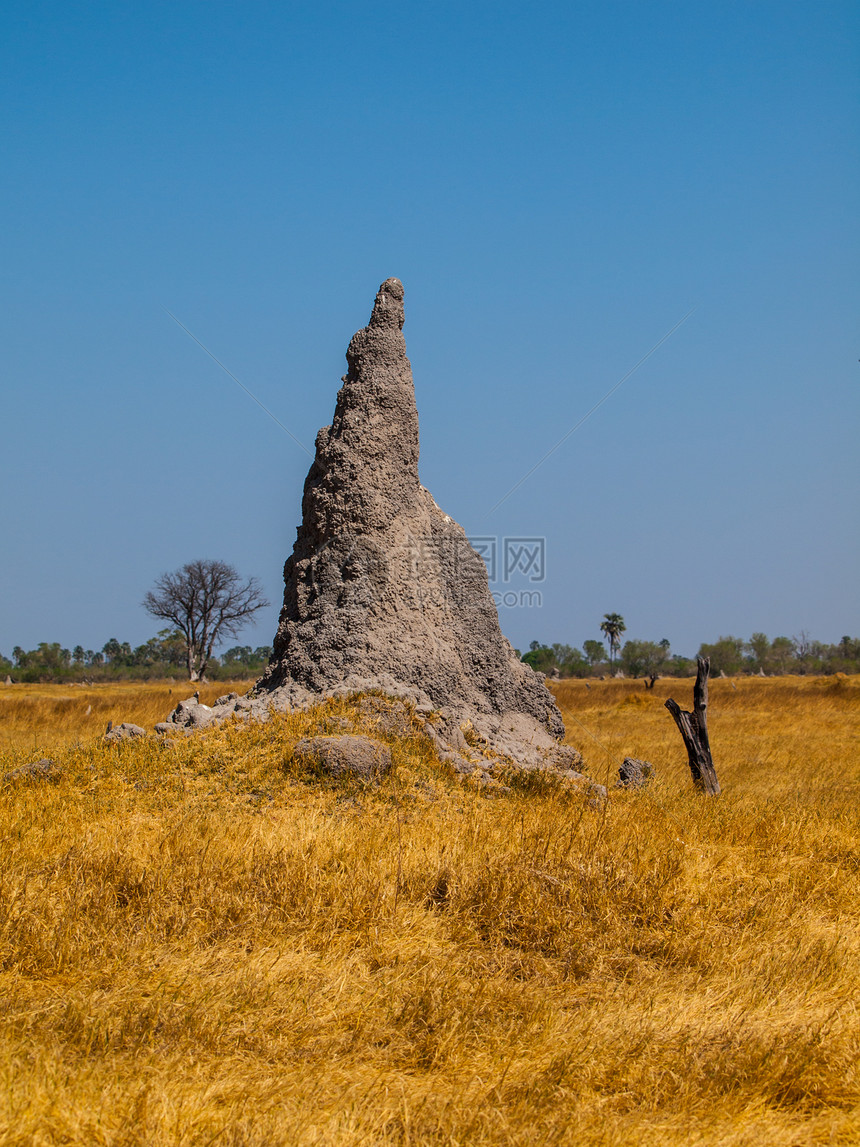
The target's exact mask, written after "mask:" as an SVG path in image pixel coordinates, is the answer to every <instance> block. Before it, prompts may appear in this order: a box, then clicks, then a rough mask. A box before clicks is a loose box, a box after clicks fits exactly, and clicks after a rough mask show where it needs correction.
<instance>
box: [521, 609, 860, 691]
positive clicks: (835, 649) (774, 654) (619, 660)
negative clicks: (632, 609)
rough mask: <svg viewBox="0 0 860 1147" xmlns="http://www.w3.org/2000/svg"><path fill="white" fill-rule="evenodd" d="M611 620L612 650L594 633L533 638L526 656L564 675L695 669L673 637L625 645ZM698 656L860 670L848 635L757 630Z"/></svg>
mask: <svg viewBox="0 0 860 1147" xmlns="http://www.w3.org/2000/svg"><path fill="white" fill-rule="evenodd" d="M606 616H607V618H609V619H617V621H613V622H612V632H613V633H614V634H615V645H614V647H612V648H610V650H609V652H608V653H607V649H606V646H605V645H604V644H603V642H602V641H596V640H594V639H591V640H589V641H585V642H584V643H583V646H582V649H581V650H580V649H577V648H576V647H575V646H572V645H565V644H563V643H561V642H555V643H554V644H552V645H542V644H541V642H539V641H533V642H532V643H531V645H530V646H529V648H528V650H527V652H526V653H524V654H523V657H522V659H523V661H525V662H526V663H527V664H528V665H531V667H532V669H536V670H539V671H540V672H542V673H552V672H553V671H556V672H557V673H558V675H559V676H561V677H601V676H606V675H607V674H612V673H615V672H616V671H617V670H620V671H621V672H622V673H623V674H624V675H625V676H627V677H649V678H650V677H653V676H656V677H667V676H668V677H687V676H689V675H690V674H691V673H693V674H695V672H696V659H695V658H690V657H685V656H684V655H683V654H679V653H673V652H672V649H671V648H670V645H669V641H668V640H667V639H666V638H663V639H662V640H661V641H640V640H631V641H625V642H624V644H623V645H621V641H620V631H619V630H618V622H620V623H621V625H622V626H623V624H624V619H623V618H621V617H620V616H619V615H618V614H607V615H606ZM697 656H699V657H708V658H709V659H710V662H711V672H712V673H715V674H721V673H724V674H725V675H726V676H728V677H733V676H739V675H741V674H750V673H756V674H763V675H765V676H773V675H776V676H784V675H786V674H798V675H800V676H822V675H825V674H830V673H847V674H854V673H860V638H857V637H848V636H845V637H843V638H842V640H841V641H839V642H837V643H836V644H827V643H826V642H823V641H814V640H813V639H812V638H811V637H810V636H809V634H808V633H801V634H800V636H798V637H775V638H774V639H773V640H772V641H771V640H770V638H769V637H768V636H767V634H765V633H754V634H753V635H752V637H750V639H749V640H748V641H747V640H745V639H744V638H741V637H721V638H720V639H719V640H718V641H714V642H705V643H703V644H702V645H700V646H699V651H698V655H697Z"/></svg>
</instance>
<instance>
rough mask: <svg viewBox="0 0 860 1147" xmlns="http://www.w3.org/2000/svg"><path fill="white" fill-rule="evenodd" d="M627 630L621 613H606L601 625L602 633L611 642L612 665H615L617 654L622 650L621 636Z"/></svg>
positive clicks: (610, 655)
mask: <svg viewBox="0 0 860 1147" xmlns="http://www.w3.org/2000/svg"><path fill="white" fill-rule="evenodd" d="M626 628H627V626H626V625H625V624H624V618H623V617H622V616H621V614H620V613H604V615H603V621H601V623H600V632H601V633H602V634H604V635H605V637H606V639H607V641H608V642H609V661H610V663H611V664H612V665H614V664H615V654H616V653H617V652H618V650H619V649H620V648H621V634H622V633H623V632H624V630H625V629H626Z"/></svg>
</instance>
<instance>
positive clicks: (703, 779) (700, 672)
mask: <svg viewBox="0 0 860 1147" xmlns="http://www.w3.org/2000/svg"><path fill="white" fill-rule="evenodd" d="M696 665H697V666H698V669H697V672H696V684H695V686H694V687H693V712H692V713H688V712H687V711H686V710H685V709H682V708H681V706H680V705H679V704H678V703H677V702H676V701H673V700H672V698H671V697H670V698H669V700H668V701H667V702H666V708H667V709H668V710H669V712H670V713H671V714H672V716H673V717H674V718H675V724H676V725H677V726H678V730H679V732H680V734H681V736H682V737H683V738H684V746H685V748H686V750H687V757H688V758H689V762H690V772H691V773H692V774H693V784H694V785H695V786H696V788H697V789H698V790H699V791H700V792H703V793H707V794H708V796H712V797H715V796H718V795H719V792H720V782H719V781H718V780H717V773H716V770H715V768H714V762H713V759H712V757H711V746H710V743H709V742H708V674H709V673H710V670H711V662H710V658H708V657H697V658H696Z"/></svg>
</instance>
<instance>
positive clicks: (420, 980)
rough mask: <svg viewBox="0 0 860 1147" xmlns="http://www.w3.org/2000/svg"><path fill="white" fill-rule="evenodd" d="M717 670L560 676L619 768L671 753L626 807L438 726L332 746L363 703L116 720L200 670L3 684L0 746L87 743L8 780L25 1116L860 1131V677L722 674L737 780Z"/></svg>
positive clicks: (4, 887)
mask: <svg viewBox="0 0 860 1147" xmlns="http://www.w3.org/2000/svg"><path fill="white" fill-rule="evenodd" d="M691 685H692V683H691V682H674V681H673V682H659V683H658V685H657V688H656V689H655V691H654V693H653V694H652V693H650V692H649V693H645V691H644V690H643V689H642V686H641V683H636V682H615V681H612V682H604V683H599V682H595V683H593V684H592V688H591V689H590V690H588V689H586V687H585V684H584V682H563V683H561V684H560V685H559V686H558V687H557V694H558V697H559V701H560V704H561V705H562V708H563V710H564V714H565V719H566V721H567V724H568V730H569V733H570V740H571V742H572V743H574V744H575V745H577V747H579V748H580V749H582V751H583V752H584V754H585V756H586V760H587V762H588V764H589V767H590V771H591V773H592V775H593V776H594V777H595V779H597V780H602V779H604V778H605V774H606V773H607V770H609V771H610V772H611V774H612V775H614V773H615V770H616V769H617V765H618V763H620V760H621V758H622V757H623V756H624V755H625V754H628V755H635V756H640V757H646V758H648V759H650V760H651V761H653V762H655V763H656V764H657V766H658V770H659V771H658V780H657V783H656V784H655V786H654V787H653V788H652V789H651V790H649V791H646V792H645V793H641V794H635V793H618V794H613V795H612V797H611V800H610V802H609V803H608V805H607V806H606V807H604V808H602V809H594V808H590V807H589V806H588V805H587V803H586V802H585V801H584V800H583V799H582V798H581V797H580V796H578V795H577V794H575V793H571V792H568V791H565V790H564V789H562V788H559V787H557V786H556V785H554V784H551V783H550V782H548V781H541V780H539V779H536V780H534V781H533V782H532V783H531V784H527V783H523V784H520V785H518V786H516V787H515V788H514V791H513V792H512V793H511V794H510V795H507V796H503V797H500V798H495V799H490V798H488V797H487V796H485V795H482V794H481V793H479V792H477V791H474V790H473V789H471V788H469V787H468V785H464V784H462V783H460V782H458V781H456V780H455V779H454V778H453V777H452V776H449V775H447V774H446V773H445V772H444V770H443V769H442V768H441V767H440V766H439V765H438V764H437V763H435V761H434V759H433V758H432V756H431V754H430V753H429V751H428V749H427V748H426V747H425V746H424V744H423V743H422V742H420V741H418V740H416V739H414V738H410V737H403V738H400V739H392V749H393V754H394V759H395V763H396V769H395V774H394V775H393V776H392V777H391V778H390V779H388V780H386V781H385V782H384V783H383V784H382V785H381V786H380V787H379V788H377V789H374V788H363V787H361V786H360V785H357V784H353V785H351V786H346V787H343V786H341V787H336V786H334V785H332V784H330V783H326V782H321V781H319V780H314V779H313V778H309V777H306V776H302V775H301V774H300V773H298V772H297V770H296V767H295V766H294V765H293V763H292V757H291V748H292V746H293V745H294V743H295V741H296V740H297V739H298V738H299V737H300V736H302V735H304V734H305V733H306V732H307V731H309V730H310V729H322V730H325V729H331V728H334V727H335V725H336V722H337V721H338V719H339V718H343V717H344V715H345V714H347V712H348V709H347V707H346V706H345V705H344V704H343V703H333V704H331V705H329V706H326V707H323V708H321V709H319V710H317V711H316V712H314V713H311V714H307V715H301V716H296V715H294V716H291V717H287V718H276V719H274V720H273V721H272V722H271V723H269V724H268V725H266V726H256V727H251V728H245V727H231V728H223V729H219V730H214V731H211V732H208V733H205V734H203V735H199V736H196V737H190V738H186V737H179V738H177V739H175V740H173V741H172V742H169V743H167V744H159V743H157V742H156V741H155V740H154V739H152V740H150V739H147V740H146V741H144V742H137V743H130V744H122V745H116V746H110V747H105V746H103V745H101V744H100V743H99V741H98V740H97V739H96V737H95V733H96V732H101V731H102V730H103V727H104V724H105V723H106V720H107V718H108V717H111V718H112V719H113V720H115V721H116V720H122V719H126V720H136V721H138V722H140V723H151V722H152V720H153V719H156V718H160V717H162V716H163V715H164V713H165V711H166V709H167V708H169V705H170V703H171V701H174V700H175V699H176V691H175V687H174V695H173V697H172V698H166V701H167V703H166V704H164V701H165V694H166V687H165V688H164V689H163V690H162V691H161V694H160V696H159V695H157V694H156V693H155V692H153V689H150V688H149V687H146V688H141V689H139V691H138V693H137V694H136V693H135V691H134V690H133V689H128V690H126V689H123V690H120V691H117V690H116V689H115V688H113V687H99V688H94V689H92V690H88V689H80V690H66V691H65V694H63V691H62V690H59V689H57V690H51V689H42V690H40V691H39V690H35V689H34V690H33V691H30V690H28V689H25V688H23V687H22V688H19V687H15V688H13V689H8V690H6V691H5V692H0V722H2V726H0V727H2V729H3V731H4V740H3V742H2V744H3V746H4V747H3V749H2V753H0V775H2V773H4V772H6V771H7V770H8V769H10V768H12V767H15V766H17V765H20V764H22V763H24V762H25V761H27V760H31V759H33V753H34V751H35V752H36V753H38V755H41V754H42V752H43V751H45V750H46V749H48V748H52V749H53V751H52V753H51V755H52V756H53V757H54V758H55V760H56V761H57V762H58V764H59V765H61V767H62V769H63V776H62V779H61V780H60V782H59V783H58V784H56V785H50V784H45V783H28V782H22V781H13V782H7V783H6V784H5V785H2V786H0V861H2V862H1V863H0V1006H1V1007H2V1021H0V1062H2V1064H3V1077H2V1079H3V1086H2V1089H0V1142H2V1143H3V1144H22V1145H23V1144H28V1145H29V1144H54V1143H57V1144H59V1143H62V1144H75V1145H77V1144H138V1143H140V1144H143V1143H146V1144H170V1145H173V1144H176V1145H179V1144H183V1145H191V1144H194V1145H197V1144H200V1145H203V1144H231V1145H235V1147H238V1145H248V1147H250V1145H252V1144H253V1145H256V1144H259V1145H263V1144H266V1145H269V1144H285V1145H286V1144H350V1145H352V1144H425V1143H428V1144H502V1143H506V1144H507V1143H510V1144H533V1143H547V1144H569V1143H575V1144H618V1145H622V1144H624V1145H628V1144H642V1145H655V1147H656V1145H658V1144H659V1145H664V1144H669V1145H681V1144H684V1145H688V1144H725V1145H737V1147H740V1145H753V1144H755V1145H760V1144H767V1145H774V1147H803V1145H806V1144H856V1143H858V1142H860V1107H858V1102H860V1079H858V1060H860V1024H858V998H860V993H858V983H860V975H858V971H860V907H859V906H858V897H857V890H858V872H860V831H858V819H860V816H858V804H860V801H858V798H860V791H858V790H860V784H858V782H860V721H858V715H860V680H858V679H857V678H853V679H845V678H842V679H834V678H830V679H824V680H821V681H816V680H812V681H799V680H790V679H783V680H761V681H759V680H742V681H738V682H737V688H733V687H732V685H731V683H730V682H727V681H717V682H715V683H713V685H712V690H711V703H712V710H711V740H712V745H713V748H714V754H715V760H716V765H717V769H718V773H719V776H720V779H721V782H722V783H723V786H724V790H725V791H724V795H723V796H722V797H720V798H719V799H717V800H708V799H706V798H701V797H698V796H696V795H695V794H694V792H693V790H692V786H691V783H690V779H689V774H688V772H687V770H686V764H685V758H684V753H683V747H682V745H681V741H680V737H679V736H678V734H677V731H676V729H675V726H674V723H673V722H672V720H671V718H670V716H669V714H668V713H666V711H665V710H664V709H663V708H662V702H663V700H664V699H665V697H666V696H667V695H668V694H669V693H670V692H672V693H673V694H674V696H675V697H676V699H677V700H678V701H679V702H680V703H681V704H682V705H683V706H684V707H689V704H690V695H691ZM223 688H224V687H223V686H220V687H217V688H215V690H214V691H215V693H217V692H220V691H222V690H223ZM70 693H72V694H74V697H73V706H74V708H70V707H69V705H68V704H66V705H65V708H63V707H62V705H61V703H60V702H59V701H56V700H55V698H56V697H57V696H58V695H69V694H70ZM119 693H121V694H122V696H121V697H120V696H119ZM108 696H110V698H111V699H110V701H107V700H106V699H107V698H108ZM213 696H214V693H213ZM28 697H32V698H33V700H32V701H30V702H29V704H30V708H29V709H25V710H22V704H23V703H24V701H26V700H27V698H28ZM207 697H208V694H207ZM204 699H206V698H204ZM209 699H211V698H209ZM97 700H98V701H99V703H100V704H101V703H102V702H105V703H106V704H108V705H109V706H110V705H115V706H116V707H117V708H116V711H114V710H111V711H110V712H108V711H107V710H102V711H100V714H99V720H98V721H97V722H96V725H95V729H92V728H90V726H89V725H86V724H84V723H83V722H84V721H88V720H89V718H85V717H84V716H83V712H84V710H85V709H86V706H87V704H92V705H93V711H92V712H91V714H90V717H93V716H94V714H95V707H96V701H97ZM120 702H121V703H120ZM158 704H160V708H158ZM58 706H59V708H58ZM57 712H61V713H62V714H63V724H62V728H63V730H64V734H65V737H66V745H65V747H63V748H60V747H58V746H59V742H58V741H57V740H53V739H52V737H55V736H56V735H57V734H53V733H51V732H50V731H49V730H46V729H40V728H38V727H37V728H34V727H32V726H31V727H25V726H26V717H25V716H24V715H23V714H25V713H29V714H30V715H31V718H32V719H33V720H38V721H43V722H44V721H50V720H53V718H54V717H55V715H56V713H57ZM10 718H11V719H12V723H11V725H10V723H9V719H10ZM365 721H366V719H365ZM10 729H11V732H10V731H9V730H10ZM586 730H587V731H588V732H586ZM593 737H596V738H597V740H596V741H595V740H594V739H593Z"/></svg>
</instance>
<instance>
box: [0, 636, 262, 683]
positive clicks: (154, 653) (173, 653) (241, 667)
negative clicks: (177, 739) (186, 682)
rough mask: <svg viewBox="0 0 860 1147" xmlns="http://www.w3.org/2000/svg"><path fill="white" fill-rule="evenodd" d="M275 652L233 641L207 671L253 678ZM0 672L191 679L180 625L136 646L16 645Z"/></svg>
mask: <svg viewBox="0 0 860 1147" xmlns="http://www.w3.org/2000/svg"><path fill="white" fill-rule="evenodd" d="M271 654H272V650H271V646H268V645H261V646H258V647H257V648H256V649H253V648H252V647H251V646H250V645H235V646H233V648H232V649H228V650H227V651H226V652H225V653H223V654H222V655H221V656H220V657H215V656H213V657H211V658H210V659H209V662H208V664H207V667H206V673H207V676H208V677H209V678H211V679H212V680H228V679H232V678H238V677H255V676H258V675H259V674H260V673H262V671H263V669H265V667H266V665H267V664H268V661H269V658H270V656H271ZM0 675H2V676H3V677H6V676H11V677H12V679H13V680H14V681H22V682H37V681H45V682H49V681H69V682H71V681H120V680H125V681H152V680H157V679H160V678H177V679H181V678H183V677H184V678H186V679H187V677H188V650H187V645H186V639H185V636H184V634H182V633H181V632H180V631H179V630H178V629H162V630H160V631H159V633H158V634H157V635H156V636H155V637H151V638H150V639H149V641H146V642H144V644H143V645H138V646H137V647H136V648H134V649H133V648H132V646H131V645H130V644H129V643H128V642H127V641H117V639H116V638H115V637H112V638H111V639H110V641H106V642H105V644H104V645H103V646H102V648H101V649H97V650H93V649H84V647H83V646H82V645H76V646H75V647H74V649H64V648H63V647H62V646H61V645H60V644H59V642H56V641H54V642H46V641H43V642H41V643H40V644H39V645H38V646H37V648H36V649H27V650H25V649H22V648H21V647H20V646H16V647H15V648H14V649H13V650H12V656H11V658H8V657H4V656H3V655H2V654H0Z"/></svg>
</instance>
